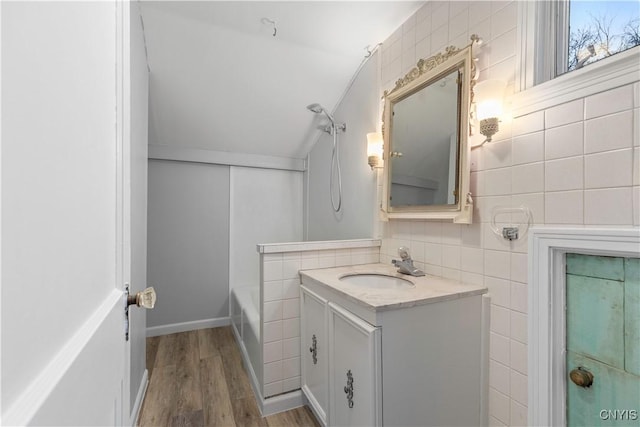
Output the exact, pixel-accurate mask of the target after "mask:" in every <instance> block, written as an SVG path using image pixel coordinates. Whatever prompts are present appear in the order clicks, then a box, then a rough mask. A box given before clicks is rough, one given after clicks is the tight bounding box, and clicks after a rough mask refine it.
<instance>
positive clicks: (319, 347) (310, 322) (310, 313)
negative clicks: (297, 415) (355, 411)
mask: <svg viewBox="0 0 640 427" xmlns="http://www.w3.org/2000/svg"><path fill="white" fill-rule="evenodd" d="M300 291H301V293H300V304H301V307H300V314H301V318H300V320H301V328H300V331H301V334H302V337H301V341H302V350H301V353H300V354H301V358H302V360H301V367H302V391H303V392H304V394H305V395H306V396H307V399H309V402H310V403H311V406H312V407H313V410H314V412H315V413H316V415H317V416H318V418H320V422H321V423H322V424H323V425H325V426H326V425H327V422H328V417H327V416H328V412H329V411H328V403H329V395H328V393H329V360H328V357H329V350H328V347H329V345H328V344H329V340H328V339H327V300H325V299H324V298H322V297H320V296H318V295H316V294H315V293H313V292H311V291H310V290H309V289H307V288H306V287H304V286H301V287H300Z"/></svg>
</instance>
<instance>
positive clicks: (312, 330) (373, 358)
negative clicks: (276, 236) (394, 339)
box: [301, 286, 382, 427]
mask: <svg viewBox="0 0 640 427" xmlns="http://www.w3.org/2000/svg"><path fill="white" fill-rule="evenodd" d="M301 305H302V307H301V325H302V329H301V331H302V340H301V341H302V360H301V368H302V390H303V392H304V394H305V396H306V397H307V399H308V400H309V403H310V405H311V407H312V408H313V410H314V412H315V413H316V415H317V417H318V418H319V420H320V421H321V422H322V423H323V424H324V425H332V426H371V427H373V426H379V425H381V424H382V417H381V412H380V411H381V406H380V405H379V404H378V401H379V394H380V380H381V365H380V347H381V342H380V328H378V327H374V326H372V325H371V324H369V323H367V322H365V321H364V320H362V319H361V318H359V317H357V316H354V315H353V314H352V313H350V312H349V311H347V310H344V309H343V308H341V307H340V306H339V305H336V304H334V303H331V302H328V301H327V300H326V299H324V298H322V297H321V296H319V295H317V294H316V293H314V292H312V291H310V290H309V289H307V288H306V287H304V286H302V287H301ZM327 361H328V363H327Z"/></svg>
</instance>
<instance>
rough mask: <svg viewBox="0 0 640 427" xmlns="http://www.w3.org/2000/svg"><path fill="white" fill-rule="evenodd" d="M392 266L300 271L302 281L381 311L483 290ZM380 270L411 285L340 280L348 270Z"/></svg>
mask: <svg viewBox="0 0 640 427" xmlns="http://www.w3.org/2000/svg"><path fill="white" fill-rule="evenodd" d="M396 270H397V269H396V267H394V266H393V265H386V264H363V265H352V266H347V267H335V268H322V269H315V270H303V271H300V277H301V278H302V283H303V284H308V283H309V282H310V281H311V283H314V284H317V285H319V286H321V287H324V288H327V289H329V290H333V291H335V292H337V293H338V294H340V295H342V296H343V297H345V298H347V299H348V300H350V301H353V302H355V303H356V304H358V305H361V306H364V307H365V308H367V309H369V310H374V311H385V310H394V309H398V308H406V307H414V306H417V305H424V304H432V303H435V302H439V301H447V300H452V299H456V298H461V297H466V296H472V295H481V294H484V293H486V292H487V288H486V287H485V286H479V285H470V284H466V283H460V282H457V281H455V280H449V279H443V278H441V277H436V276H429V275H426V276H422V277H413V276H409V275H406V274H400V273H398V272H397V271H396ZM354 273H356V274H382V275H386V276H394V277H399V278H402V279H405V280H409V281H410V282H411V283H413V285H414V286H407V287H401V288H392V289H391V288H389V289H384V288H383V289H380V288H368V287H366V286H362V285H354V284H351V283H348V282H347V281H343V280H340V278H341V277H344V276H347V275H352V274H354Z"/></svg>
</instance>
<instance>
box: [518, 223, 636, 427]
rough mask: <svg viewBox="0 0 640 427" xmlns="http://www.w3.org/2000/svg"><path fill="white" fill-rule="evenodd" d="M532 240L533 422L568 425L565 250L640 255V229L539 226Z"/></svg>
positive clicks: (530, 405)
mask: <svg viewBox="0 0 640 427" xmlns="http://www.w3.org/2000/svg"><path fill="white" fill-rule="evenodd" d="M529 233H530V239H529V286H528V294H529V295H528V297H529V302H528V309H529V310H528V313H529V314H528V317H529V322H528V342H529V345H528V358H529V366H528V373H529V389H528V393H529V402H528V425H536V426H543V425H544V426H551V425H553V426H561V425H565V412H566V409H565V395H566V380H565V375H564V372H565V366H564V365H565V360H564V357H565V354H564V353H565V331H564V327H565V326H564V325H565V318H564V315H565V313H564V299H565V274H564V273H565V254H566V253H583V254H590V255H612V256H627V257H629V256H631V257H640V229H639V228H628V229H613V228H611V229H607V228H545V227H534V228H532V229H531V230H530V231H529Z"/></svg>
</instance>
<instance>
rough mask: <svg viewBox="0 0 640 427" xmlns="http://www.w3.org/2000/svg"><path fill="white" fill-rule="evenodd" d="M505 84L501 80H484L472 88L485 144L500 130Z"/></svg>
mask: <svg viewBox="0 0 640 427" xmlns="http://www.w3.org/2000/svg"><path fill="white" fill-rule="evenodd" d="M506 85H507V84H506V83H505V82H504V81H502V80H484V81H482V82H479V83H478V84H476V85H475V87H474V88H473V91H474V96H475V99H476V114H477V117H478V120H479V121H480V133H481V134H483V135H484V136H486V137H487V142H489V141H491V137H492V136H493V135H495V134H496V133H497V132H498V130H499V129H500V126H499V124H498V123H499V121H500V117H501V116H502V103H503V99H504V89H505V87H506Z"/></svg>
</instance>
